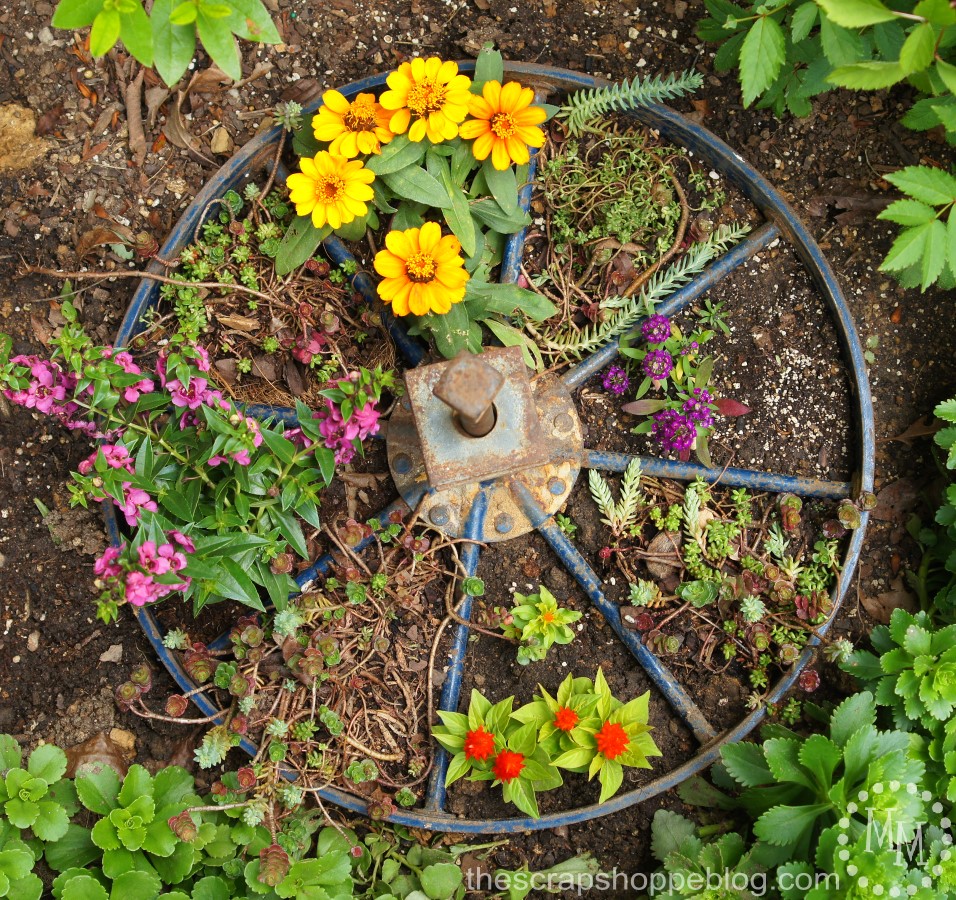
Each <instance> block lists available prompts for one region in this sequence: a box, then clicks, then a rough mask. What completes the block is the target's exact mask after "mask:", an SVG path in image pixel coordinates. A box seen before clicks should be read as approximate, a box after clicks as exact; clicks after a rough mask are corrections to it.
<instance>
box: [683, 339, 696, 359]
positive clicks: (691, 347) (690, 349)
mask: <svg viewBox="0 0 956 900" xmlns="http://www.w3.org/2000/svg"><path fill="white" fill-rule="evenodd" d="M698 350H700V344H698V343H697V341H691V342H690V343H689V344H687V345H685V346H684V347H681V351H680V355H681V356H690V355H691V353H696V352H697V351H698Z"/></svg>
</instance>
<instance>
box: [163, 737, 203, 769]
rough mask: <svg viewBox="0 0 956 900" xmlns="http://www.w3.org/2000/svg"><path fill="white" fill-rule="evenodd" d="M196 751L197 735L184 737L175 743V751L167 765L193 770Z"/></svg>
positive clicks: (170, 755)
mask: <svg viewBox="0 0 956 900" xmlns="http://www.w3.org/2000/svg"><path fill="white" fill-rule="evenodd" d="M195 753H196V739H195V735H191V736H189V737H184V738H183V739H182V740H181V741H178V742H177V743H175V744H174V745H173V752H172V753H170V754H169V759H168V760H166V766H167V767H168V766H179V767H180V768H182V769H187V770H191V769H192V767H193V763H194V762H195Z"/></svg>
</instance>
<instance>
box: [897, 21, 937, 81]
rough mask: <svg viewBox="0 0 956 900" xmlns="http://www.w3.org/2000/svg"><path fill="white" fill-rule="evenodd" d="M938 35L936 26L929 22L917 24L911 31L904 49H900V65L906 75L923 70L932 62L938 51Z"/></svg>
mask: <svg viewBox="0 0 956 900" xmlns="http://www.w3.org/2000/svg"><path fill="white" fill-rule="evenodd" d="M936 35H937V29H936V26H935V25H930V23H929V22H924V23H923V24H922V25H917V26H916V28H914V29H913V30H912V31H911V32H910V33H909V36H908V37H907V38H906V41H905V42H904V44H903V49H902V50H900V67H901V68H902V70H903V74H904V75H910V74H912V73H913V72H922V71H923V69H925V68H927V67H928V66H930V65H931V64H932V62H933V56H934V55H935V52H936Z"/></svg>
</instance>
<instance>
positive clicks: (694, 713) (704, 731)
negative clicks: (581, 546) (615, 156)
mask: <svg viewBox="0 0 956 900" xmlns="http://www.w3.org/2000/svg"><path fill="white" fill-rule="evenodd" d="M512 493H513V494H514V496H515V499H516V500H517V501H518V503H520V504H521V506H522V508H523V509H524V511H525V514H526V515H527V516H528V518H530V519H531V521H532V522H533V523H534V525H535V528H537V529H538V531H539V532H540V533H541V535H542V537H544V539H545V540H546V541H547V542H548V543H549V544H550V545H551V549H552V550H554V552H555V553H556V554H557V556H558V558H559V559H560V560H561V562H562V564H563V565H564V567H565V568H566V569H567V570H568V572H569V573H570V574H571V575H573V576H574V579H575V581H577V583H578V584H579V585H580V586H581V587H582V588H583V589H584V591H585V593H586V594H587V595H588V597H589V598H590V600H591V602H592V603H593V604H594V605H595V606H596V607H597V610H598V612H599V613H601V615H602V616H603V617H604V620H605V621H606V622H607V623H608V625H610V626H611V628H612V629H614V632H615V633H616V634H617V636H618V637H619V638H620V639H621V641H622V642H623V643H624V646H625V647H627V649H628V650H630V651H631V654H632V655H633V656H634V658H635V659H636V660H637V662H638V663H639V664H640V666H641V667H642V668H643V669H644V671H645V672H646V673H647V674H648V676H649V677H650V679H651V681H653V682H654V684H655V686H656V687H657V689H658V690H659V691H660V692H661V693H662V694H663V695H664V696H665V697H666V698H667V701H668V703H670V705H671V707H673V709H674V712H676V713H677V715H678V716H680V717H681V718H682V719H683V720H684V722H685V723H686V724H687V727H688V728H690V730H691V731H692V732H693V733H694V737H696V738H697V740H698V741H699V742H700V743H702V744H705V743H707V741H709V740H712V739H713V738H714V737H715V736H716V734H717V732H716V731H715V730H714V728H713V726H712V725H711V724H710V723H709V722H708V721H707V719H706V718H705V717H704V714H703V713H702V712H701V711H700V707H698V706H697V704H696V703H694V701H693V700H692V699H691V698H690V697H689V696H688V694H687V692H686V691H685V690H684V689H683V688H682V687H681V685H680V684H679V683H678V681H677V679H676V678H675V677H674V676H673V674H672V673H671V672H670V670H669V669H668V668H667V667H666V666H665V665H664V664H663V663H662V662H661V661H660V660H659V659H658V658H657V656H655V655H654V654H653V653H652V652H651V651H650V650H648V649H647V647H645V646H644V644H643V643H641V637H640V635H639V634H638V633H637V632H635V631H631V630H630V629H628V628H625V627H624V625H623V623H622V622H621V613H620V611H619V610H618V608H617V605H616V604H614V603H612V602H611V601H610V600H608V599H607V597H605V596H604V591H602V590H601V580H600V579H599V578H598V577H597V575H596V574H595V572H594V570H593V569H592V568H591V567H590V566H589V565H588V562H587V560H586V559H585V558H584V557H583V556H582V555H581V554H580V553H579V552H578V550H577V548H576V547H575V546H574V544H572V543H571V541H570V540H569V539H568V536H567V535H566V534H565V533H564V532H563V531H562V530H561V529H560V528H558V526H557V525H556V524H555V522H554V519H553V518H552V517H551V516H547V515H545V513H544V511H543V510H542V509H541V507H540V506H539V505H538V503H537V501H536V500H535V499H534V497H532V496H531V492H530V491H528V490H527V488H525V487H524V485H522V484H521V483H520V482H515V483H514V484H512Z"/></svg>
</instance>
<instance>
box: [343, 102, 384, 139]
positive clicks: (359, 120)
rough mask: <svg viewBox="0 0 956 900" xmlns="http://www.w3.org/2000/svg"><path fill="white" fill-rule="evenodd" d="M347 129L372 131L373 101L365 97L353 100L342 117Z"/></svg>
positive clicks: (373, 125) (373, 122) (373, 119)
mask: <svg viewBox="0 0 956 900" xmlns="http://www.w3.org/2000/svg"><path fill="white" fill-rule="evenodd" d="M342 121H343V122H344V123H345V127H346V128H348V130H349V131H372V130H373V129H374V128H375V125H376V122H375V101H374V100H371V99H369V98H367V97H362V98H360V99H359V100H353V101H352V104H351V105H350V106H349V111H348V112H347V113H346V114H345V115H344V116H343V117H342Z"/></svg>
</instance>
